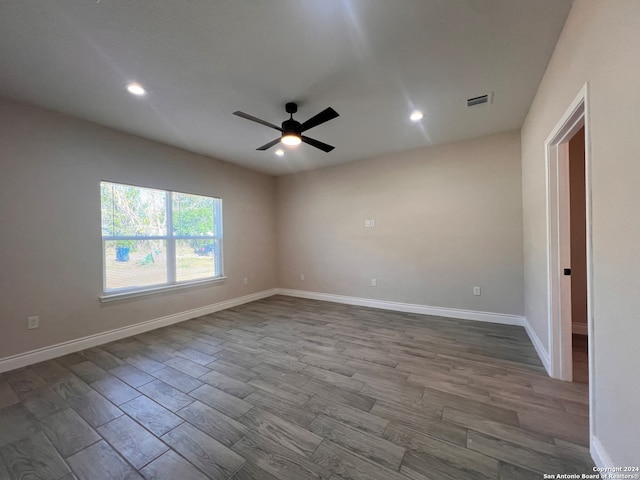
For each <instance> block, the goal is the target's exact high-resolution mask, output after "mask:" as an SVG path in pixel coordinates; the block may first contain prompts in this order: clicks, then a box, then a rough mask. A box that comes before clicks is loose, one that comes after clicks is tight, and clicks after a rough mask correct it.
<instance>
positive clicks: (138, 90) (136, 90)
mask: <svg viewBox="0 0 640 480" xmlns="http://www.w3.org/2000/svg"><path fill="white" fill-rule="evenodd" d="M127 91H128V92H129V93H130V94H131V95H135V96H137V97H144V96H145V95H146V94H147V91H146V90H145V89H144V87H143V86H142V85H140V84H139V83H138V82H131V83H128V84H127Z"/></svg>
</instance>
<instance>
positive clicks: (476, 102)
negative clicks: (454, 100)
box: [467, 92, 493, 107]
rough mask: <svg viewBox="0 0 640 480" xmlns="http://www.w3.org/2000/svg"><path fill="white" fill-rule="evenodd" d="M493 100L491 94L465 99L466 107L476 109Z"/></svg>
mask: <svg viewBox="0 0 640 480" xmlns="http://www.w3.org/2000/svg"><path fill="white" fill-rule="evenodd" d="M492 100H493V92H492V93H487V94H486V95H480V96H479V97H473V98H467V107H478V106H480V105H486V104H488V103H491V102H492Z"/></svg>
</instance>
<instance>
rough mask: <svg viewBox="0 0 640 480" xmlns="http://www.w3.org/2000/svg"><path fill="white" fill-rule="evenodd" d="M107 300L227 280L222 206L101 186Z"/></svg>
mask: <svg viewBox="0 0 640 480" xmlns="http://www.w3.org/2000/svg"><path fill="white" fill-rule="evenodd" d="M100 203H101V208H102V251H103V264H104V268H103V272H104V273H103V276H104V281H103V284H104V287H103V291H104V295H105V296H106V297H108V296H109V295H117V294H120V293H129V292H137V291H142V290H149V289H155V288H158V287H163V286H173V285H180V284H188V283H192V282H197V281H203V280H212V279H215V278H221V277H222V200H221V199H219V198H214V197H203V196H201V195H191V194H187V193H178V192H170V191H165V190H156V189H152V188H143V187H135V186H131V185H121V184H117V183H109V182H100Z"/></svg>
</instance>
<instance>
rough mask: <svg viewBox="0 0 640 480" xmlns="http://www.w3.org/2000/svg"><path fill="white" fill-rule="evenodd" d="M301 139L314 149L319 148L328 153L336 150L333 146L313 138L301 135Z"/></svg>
mask: <svg viewBox="0 0 640 480" xmlns="http://www.w3.org/2000/svg"><path fill="white" fill-rule="evenodd" d="M300 138H301V139H302V141H303V142H304V143H306V144H308V145H311V146H312V147H316V148H319V149H320V150H322V151H323V152H326V153H329V152H330V151H331V150H333V149H334V148H336V147H333V146H331V145H327V144H326V143H322V142H319V141H318V140H314V139H313V138H309V137H305V136H304V135H300Z"/></svg>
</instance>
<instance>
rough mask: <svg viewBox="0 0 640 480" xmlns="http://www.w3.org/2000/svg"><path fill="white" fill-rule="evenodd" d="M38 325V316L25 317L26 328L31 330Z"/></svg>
mask: <svg viewBox="0 0 640 480" xmlns="http://www.w3.org/2000/svg"><path fill="white" fill-rule="evenodd" d="M39 326H40V317H27V329H28V330H31V329H34V328H38V327H39Z"/></svg>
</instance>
